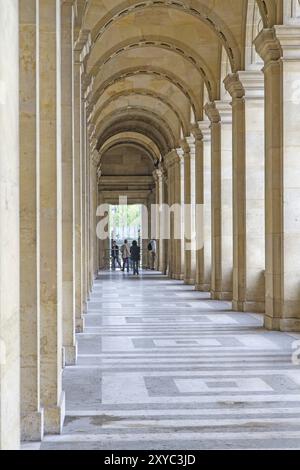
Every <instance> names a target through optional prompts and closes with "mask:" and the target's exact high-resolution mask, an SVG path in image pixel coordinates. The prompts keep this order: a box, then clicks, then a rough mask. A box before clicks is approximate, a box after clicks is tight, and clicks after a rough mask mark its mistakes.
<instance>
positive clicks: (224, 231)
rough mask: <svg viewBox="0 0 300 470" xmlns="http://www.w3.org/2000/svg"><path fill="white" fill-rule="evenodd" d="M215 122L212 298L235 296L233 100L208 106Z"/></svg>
mask: <svg viewBox="0 0 300 470" xmlns="http://www.w3.org/2000/svg"><path fill="white" fill-rule="evenodd" d="M205 110H206V113H207V115H208V117H209V119H210V121H211V157H212V162H211V169H212V190H211V193H212V286H211V287H212V298H213V299H214V300H231V299H232V266H233V247H232V119H231V116H232V112H231V107H230V105H229V103H226V102H220V101H219V102H215V103H210V104H207V105H206V106H205Z"/></svg>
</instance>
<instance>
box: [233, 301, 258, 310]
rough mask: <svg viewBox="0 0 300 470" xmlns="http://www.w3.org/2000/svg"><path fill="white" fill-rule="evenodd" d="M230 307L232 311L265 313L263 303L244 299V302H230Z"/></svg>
mask: <svg viewBox="0 0 300 470" xmlns="http://www.w3.org/2000/svg"><path fill="white" fill-rule="evenodd" d="M232 309H233V311H234V312H249V313H265V303H264V302H255V301H251V302H249V301H246V302H236V301H233V302H232Z"/></svg>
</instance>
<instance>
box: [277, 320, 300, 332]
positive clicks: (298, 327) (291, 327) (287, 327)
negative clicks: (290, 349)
mask: <svg viewBox="0 0 300 470" xmlns="http://www.w3.org/2000/svg"><path fill="white" fill-rule="evenodd" d="M280 331H286V332H294V333H299V332H300V318H282V319H281V320H280Z"/></svg>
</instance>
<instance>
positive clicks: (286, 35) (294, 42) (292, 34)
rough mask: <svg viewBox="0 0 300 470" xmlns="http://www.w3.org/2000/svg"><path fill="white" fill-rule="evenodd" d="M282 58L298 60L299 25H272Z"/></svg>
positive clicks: (299, 43) (299, 46) (299, 48)
mask: <svg viewBox="0 0 300 470" xmlns="http://www.w3.org/2000/svg"><path fill="white" fill-rule="evenodd" d="M274 30H275V34H276V36H277V38H278V41H279V43H280V46H281V50H282V58H283V59H284V60H300V26H299V25H297V26H296V25H281V26H274Z"/></svg>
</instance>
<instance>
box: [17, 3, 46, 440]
mask: <svg viewBox="0 0 300 470" xmlns="http://www.w3.org/2000/svg"><path fill="white" fill-rule="evenodd" d="M37 13H38V12H37V10H36V0H29V1H28V2H20V236H21V239H20V260H21V264H20V313H21V319H20V320H21V323H20V325H21V437H22V440H23V441H40V440H42V438H43V433H44V429H43V410H42V408H41V404H40V330H39V324H40V302H39V299H40V266H39V256H40V250H39V232H40V230H39V228H40V227H39V217H38V213H39V175H38V135H37V129H38V126H37V125H38V122H37V116H38V96H37V91H38V83H39V82H38V77H37V65H38V64H37V37H38V36H37Z"/></svg>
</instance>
